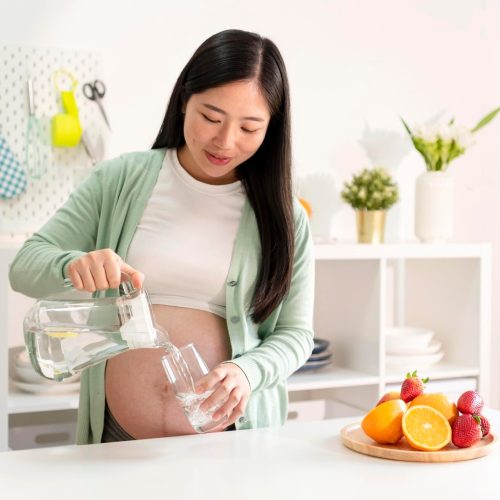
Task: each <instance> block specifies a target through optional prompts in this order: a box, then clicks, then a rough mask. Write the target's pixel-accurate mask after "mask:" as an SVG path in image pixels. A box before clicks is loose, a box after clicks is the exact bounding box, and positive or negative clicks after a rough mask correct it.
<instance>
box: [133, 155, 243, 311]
mask: <svg viewBox="0 0 500 500" xmlns="http://www.w3.org/2000/svg"><path fill="white" fill-rule="evenodd" d="M245 197H246V194H245V190H244V188H243V185H242V184H241V182H240V181H236V182H233V183H231V184H224V185H212V184H205V183H204V182H200V181H198V180H196V179H194V178H193V177H191V175H190V174H188V172H186V170H184V168H183V167H182V165H181V164H180V163H179V160H178V158H177V150H176V149H167V152H166V154H165V159H164V161H163V166H162V169H161V171H160V173H159V176H158V180H157V182H156V185H155V187H154V189H153V192H152V194H151V197H150V199H149V201H148V204H147V206H146V208H145V210H144V213H143V215H142V218H141V221H140V223H139V225H138V226H137V229H136V231H135V234H134V237H133V239H132V242H131V244H130V247H129V251H128V255H127V263H128V264H130V265H131V266H132V267H134V268H135V269H137V270H139V271H141V272H142V273H144V275H145V280H144V287H145V289H146V290H147V291H148V293H149V295H150V298H151V302H152V303H153V304H164V305H171V306H179V307H190V308H193V309H201V310H204V311H210V312H212V313H215V314H218V315H219V316H222V317H223V318H225V317H226V279H227V274H228V271H229V264H230V262H231V255H232V252H233V245H234V241H235V239H236V233H237V231H238V227H239V223H240V218H241V212H242V209H243V204H244V202H245Z"/></svg>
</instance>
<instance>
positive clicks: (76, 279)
mask: <svg viewBox="0 0 500 500" xmlns="http://www.w3.org/2000/svg"><path fill="white" fill-rule="evenodd" d="M68 277H69V279H70V280H71V284H72V285H73V288H76V289H77V290H82V289H83V281H82V278H81V276H80V274H79V273H78V271H77V270H76V269H75V268H74V267H73V266H69V267H68Z"/></svg>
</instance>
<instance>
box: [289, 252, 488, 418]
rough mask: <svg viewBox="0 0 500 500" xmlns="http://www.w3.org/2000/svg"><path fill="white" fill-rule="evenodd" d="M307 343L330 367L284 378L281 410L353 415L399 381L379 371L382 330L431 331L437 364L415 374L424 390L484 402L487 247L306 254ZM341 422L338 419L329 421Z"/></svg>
mask: <svg viewBox="0 0 500 500" xmlns="http://www.w3.org/2000/svg"><path fill="white" fill-rule="evenodd" d="M315 252H316V298H315V315H314V317H315V334H316V337H319V338H324V339H327V340H329V341H330V343H331V350H332V352H333V363H332V366H331V367H325V368H323V369H319V370H317V371H316V372H305V373H298V374H295V375H293V376H292V377H291V378H290V384H289V391H290V400H291V408H295V406H294V405H295V404H300V405H301V407H302V408H305V407H306V406H305V404H306V402H307V401H308V400H309V401H311V404H312V405H315V404H317V402H318V400H319V399H324V400H326V401H327V402H331V401H332V400H333V401H334V402H335V404H342V405H344V406H346V405H347V406H350V407H351V408H352V414H360V413H363V412H364V411H366V410H368V409H369V408H370V407H371V406H373V405H374V404H375V403H376V401H377V400H378V398H379V397H381V396H382V394H384V393H385V392H388V391H389V390H396V389H398V388H399V386H400V384H401V382H402V380H403V378H404V376H405V373H406V372H407V371H413V370H414V369H415V368H416V367H413V366H408V367H405V369H402V370H394V369H386V355H385V336H384V330H385V328H387V327H390V326H414V327H421V328H427V329H431V330H433V331H434V332H435V338H436V339H438V340H439V341H441V342H442V349H443V351H444V353H445V355H444V357H443V360H442V361H441V362H440V363H438V364H436V365H433V366H430V367H429V368H427V369H425V370H421V372H420V374H421V375H422V376H429V377H430V379H431V382H430V383H429V385H428V390H429V391H431V390H436V391H440V392H445V393H448V394H449V395H450V397H455V396H456V392H457V391H459V388H460V387H461V386H462V387H463V390H468V389H470V388H477V389H478V390H479V392H480V393H481V394H482V395H483V397H484V398H485V400H486V402H488V400H489V394H490V386H489V348H490V337H491V246H490V245H489V244H458V243H457V244H433V245H428V244H420V243H405V244H403V243H401V244H384V245H358V244H332V245H316V247H315ZM339 416H343V415H339Z"/></svg>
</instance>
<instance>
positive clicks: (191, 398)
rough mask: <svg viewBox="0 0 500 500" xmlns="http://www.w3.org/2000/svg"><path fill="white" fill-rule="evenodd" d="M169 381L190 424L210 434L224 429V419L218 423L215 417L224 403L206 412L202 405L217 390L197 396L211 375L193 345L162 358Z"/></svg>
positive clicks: (176, 349) (175, 350)
mask: <svg viewBox="0 0 500 500" xmlns="http://www.w3.org/2000/svg"><path fill="white" fill-rule="evenodd" d="M161 362H162V365H163V368H164V370H165V373H166V375H167V378H168V381H169V382H170V384H171V385H172V387H173V389H174V392H175V397H176V398H177V401H178V402H179V404H180V405H181V407H182V409H183V410H184V414H185V415H186V417H187V419H188V420H189V423H190V424H191V426H192V427H193V429H194V430H195V431H196V432H200V433H202V432H208V431H210V430H212V429H214V428H215V427H217V426H218V425H220V424H221V423H222V422H223V421H224V418H222V419H220V420H218V421H214V420H213V419H212V416H213V414H214V412H215V411H217V410H218V409H219V408H220V407H221V406H222V404H224V402H222V403H221V404H219V405H216V406H215V407H213V408H210V409H209V410H207V411H202V410H201V409H200V405H201V404H202V403H203V401H205V399H207V398H208V397H209V396H210V394H212V392H213V391H214V390H210V391H205V392H204V393H202V394H197V393H196V391H195V386H196V383H197V382H198V380H200V379H201V378H202V377H204V376H205V375H206V374H207V373H208V372H209V370H208V367H207V365H206V363H205V361H204V360H203V358H202V357H201V355H200V353H199V352H198V350H197V349H196V347H195V346H194V345H193V344H187V345H185V346H183V347H179V348H175V349H170V350H169V351H167V354H165V355H164V356H163V357H162V358H161Z"/></svg>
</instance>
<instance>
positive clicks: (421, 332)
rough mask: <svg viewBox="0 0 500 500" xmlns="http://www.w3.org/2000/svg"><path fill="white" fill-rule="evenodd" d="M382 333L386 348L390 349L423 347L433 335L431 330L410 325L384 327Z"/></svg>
mask: <svg viewBox="0 0 500 500" xmlns="http://www.w3.org/2000/svg"><path fill="white" fill-rule="evenodd" d="M384 333H385V345H386V349H387V350H390V351H394V350H396V349H425V348H426V347H427V346H428V345H429V344H430V342H431V340H432V337H433V336H434V332H433V331H432V330H425V329H423V328H414V327H411V326H402V327H394V328H386V329H385V331H384Z"/></svg>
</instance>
